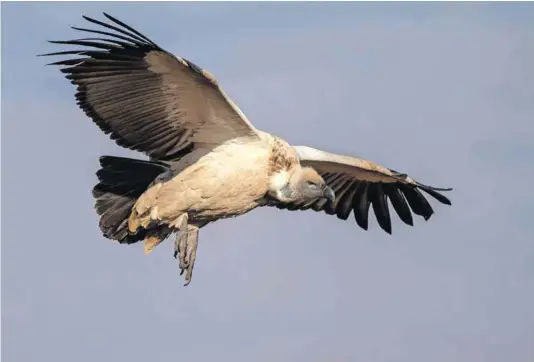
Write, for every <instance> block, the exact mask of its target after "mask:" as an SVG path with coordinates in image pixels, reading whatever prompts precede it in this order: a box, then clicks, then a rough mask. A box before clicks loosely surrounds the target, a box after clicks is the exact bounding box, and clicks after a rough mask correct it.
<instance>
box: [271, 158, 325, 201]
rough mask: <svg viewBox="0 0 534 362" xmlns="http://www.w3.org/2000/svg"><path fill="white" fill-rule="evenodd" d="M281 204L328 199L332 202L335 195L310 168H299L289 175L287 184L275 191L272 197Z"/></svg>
mask: <svg viewBox="0 0 534 362" xmlns="http://www.w3.org/2000/svg"><path fill="white" fill-rule="evenodd" d="M273 196H275V197H276V198H277V199H278V200H279V201H282V202H296V201H303V202H305V201H308V200H313V199H323V198H324V199H328V200H329V201H331V202H333V201H334V200H335V193H334V190H332V188H330V187H329V186H328V185H327V184H326V182H325V181H324V179H323V178H322V177H321V175H319V173H318V172H317V171H315V169H313V168H312V167H302V168H301V167H299V168H297V169H296V170H295V172H294V173H293V174H292V175H290V177H289V179H288V182H287V183H285V185H283V186H282V187H281V188H279V189H278V190H276V192H275V193H274V195H273Z"/></svg>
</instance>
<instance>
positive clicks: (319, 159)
mask: <svg viewBox="0 0 534 362" xmlns="http://www.w3.org/2000/svg"><path fill="white" fill-rule="evenodd" d="M295 149H296V150H297V153H298V155H299V157H300V163H301V165H302V166H311V167H313V168H314V169H315V170H317V171H318V172H319V173H320V174H321V176H322V177H323V178H324V180H325V181H326V183H327V184H328V185H329V186H330V187H331V188H332V189H333V190H334V192H335V194H336V200H335V202H333V203H329V202H327V201H326V200H324V199H322V200H313V201H311V202H307V203H305V204H285V205H283V204H276V205H275V206H276V207H278V208H280V209H288V210H308V209H312V210H315V211H324V212H326V213H327V214H330V215H336V216H337V217H338V218H340V219H342V220H346V219H347V218H348V217H349V215H350V213H351V211H353V212H354V217H355V219H356V222H357V223H358V225H359V226H360V227H361V228H363V229H365V230H367V227H368V218H369V208H370V206H371V205H372V207H373V210H374V213H375V216H376V219H377V221H378V224H379V225H380V227H381V228H382V229H383V230H384V231H386V232H387V233H389V234H391V216H390V212H389V206H388V202H387V200H388V199H389V200H390V202H391V205H393V208H394V209H395V211H396V212H397V214H398V215H399V217H400V219H401V220H402V221H403V222H404V223H406V224H408V225H413V218H412V212H413V213H414V214H416V215H419V216H422V217H423V218H424V219H425V220H428V219H429V218H430V217H431V216H432V214H433V213H434V210H433V209H432V206H431V205H430V203H429V202H428V200H427V198H426V197H425V196H424V195H423V194H422V193H421V190H422V191H423V192H425V193H427V194H428V195H430V196H432V197H433V198H434V199H436V200H438V201H439V202H441V203H443V204H447V205H450V204H451V202H450V201H449V199H448V198H446V197H445V196H443V195H442V194H440V193H439V192H438V191H450V190H452V189H439V188H435V187H430V186H426V185H423V184H421V183H419V182H417V181H415V180H413V179H411V178H410V177H408V176H407V175H405V174H401V173H398V172H396V171H394V170H391V169H388V168H385V167H383V166H380V165H379V164H376V163H374V162H372V161H366V160H362V159H359V158H354V157H347V156H342V155H337V154H332V153H328V152H324V151H321V150H316V149H313V148H310V147H305V146H296V147H295Z"/></svg>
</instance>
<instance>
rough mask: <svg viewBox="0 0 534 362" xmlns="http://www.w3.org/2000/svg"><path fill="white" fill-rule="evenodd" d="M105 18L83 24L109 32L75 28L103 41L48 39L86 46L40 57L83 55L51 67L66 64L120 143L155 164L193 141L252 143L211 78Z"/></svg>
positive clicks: (85, 105)
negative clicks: (244, 140)
mask: <svg viewBox="0 0 534 362" xmlns="http://www.w3.org/2000/svg"><path fill="white" fill-rule="evenodd" d="M104 15H105V16H106V17H107V18H108V19H109V20H111V21H112V22H113V23H115V24H114V25H110V24H106V23H103V22H101V21H98V20H94V19H91V18H89V17H85V16H84V18H85V19H86V20H87V21H89V22H91V23H94V24H97V25H100V26H102V27H104V28H105V29H110V30H112V31H113V32H108V31H103V30H91V29H85V28H76V27H75V28H74V29H76V30H79V31H84V32H89V33H92V34H99V35H103V36H105V37H103V38H86V39H78V40H70V41H51V43H56V44H67V45H76V46H81V47H83V48H82V49H81V50H67V51H62V52H58V53H49V54H43V55H79V56H82V57H78V58H75V59H66V60H61V61H58V62H55V63H52V64H53V65H60V66H63V68H62V69H61V71H62V72H63V73H65V74H67V76H66V78H67V79H70V80H71V82H72V83H73V84H75V85H76V86H77V93H76V100H77V103H78V105H79V106H80V108H81V109H82V110H83V111H84V112H85V113H86V114H87V115H88V116H89V117H91V118H92V119H93V121H94V122H95V123H96V124H97V125H98V126H99V127H100V129H101V130H102V131H103V132H105V133H106V134H110V136H111V138H112V139H114V140H115V141H116V142H117V144H119V145H121V146H123V147H126V148H129V149H133V150H137V151H141V152H144V153H146V154H148V155H149V156H151V158H152V159H159V160H173V159H176V158H180V157H181V156H183V154H184V152H188V151H189V150H191V149H192V148H193V147H194V146H195V144H196V143H199V144H202V145H203V147H206V146H207V147H212V146H214V145H218V144H220V143H222V142H225V141H226V140H229V139H232V138H237V137H255V135H256V133H255V129H254V128H253V127H252V125H251V124H250V122H248V120H247V119H246V117H245V116H244V115H243V114H242V112H241V111H240V110H239V108H237V106H236V105H235V104H234V103H233V102H232V101H231V100H230V99H229V98H228V97H227V96H226V95H225V94H224V92H223V91H222V89H221V88H220V87H219V86H218V84H217V82H216V80H215V78H214V77H213V76H212V75H211V74H209V73H208V72H206V71H204V70H202V69H201V68H199V67H198V66H196V65H195V64H193V63H192V62H190V61H187V60H185V59H183V58H179V57H175V56H173V55H172V54H170V53H168V52H167V51H165V50H164V49H162V48H160V47H159V46H158V45H157V44H155V43H154V42H153V41H151V40H150V39H149V38H147V37H146V36H144V35H142V34H141V33H139V32H138V31H136V30H134V29H133V28H131V27H130V26H128V25H126V24H124V23H123V22H121V21H119V20H117V19H115V18H113V17H112V16H110V15H107V14H105V13H104Z"/></svg>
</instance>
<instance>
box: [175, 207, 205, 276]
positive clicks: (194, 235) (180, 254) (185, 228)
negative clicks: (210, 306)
mask: <svg viewBox="0 0 534 362" xmlns="http://www.w3.org/2000/svg"><path fill="white" fill-rule="evenodd" d="M188 221H189V218H188V215H187V214H183V215H181V216H180V217H178V218H177V219H176V221H175V222H174V223H173V226H174V227H175V228H176V229H177V230H178V234H177V235H176V239H175V241H174V258H178V261H179V267H180V269H181V272H180V275H182V274H183V273H184V271H185V281H186V283H185V285H188V284H189V283H190V282H191V277H192V276H193V267H194V265H195V260H196V258H197V247H198V230H199V228H198V226H195V225H189V224H188Z"/></svg>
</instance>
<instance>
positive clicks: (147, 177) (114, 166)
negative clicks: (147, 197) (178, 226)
mask: <svg viewBox="0 0 534 362" xmlns="http://www.w3.org/2000/svg"><path fill="white" fill-rule="evenodd" d="M100 166H101V168H100V170H98V172H97V173H96V175H97V177H98V181H99V182H98V184H96V186H95V187H94V188H93V197H94V198H95V199H96V204H95V209H96V212H97V213H98V215H99V216H100V222H99V226H100V230H102V233H103V234H104V236H105V237H106V238H109V239H112V240H116V241H118V242H119V243H121V244H132V243H136V242H138V241H141V240H145V239H146V240H147V241H148V242H150V241H149V240H150V239H151V238H156V236H157V239H158V240H159V241H161V240H163V239H165V238H166V237H167V236H168V235H169V234H170V231H169V230H167V229H164V228H163V227H157V229H154V230H151V229H149V230H147V229H142V228H141V229H139V230H138V231H137V232H136V233H135V234H132V233H130V232H129V231H128V217H129V216H130V213H131V210H132V207H133V206H134V204H135V201H136V200H137V198H138V197H139V196H141V194H142V193H143V192H145V191H146V190H147V189H148V187H149V186H150V185H151V184H152V183H153V182H155V181H156V179H165V178H167V177H169V175H170V174H171V170H170V168H169V167H168V166H167V165H166V164H163V163H159V162H152V161H143V160H135V159H131V158H124V157H115V156H102V157H100ZM147 241H145V243H146V242H147Z"/></svg>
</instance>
